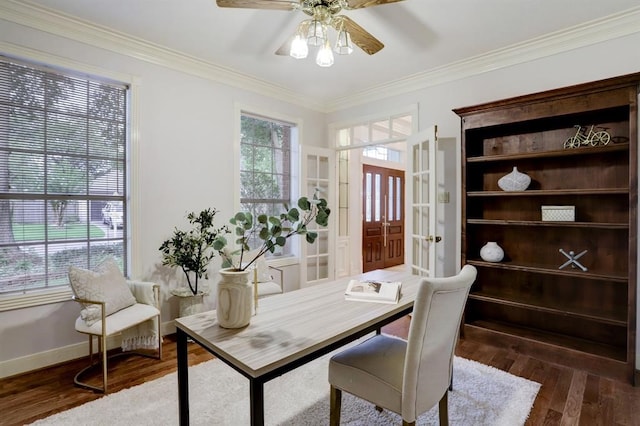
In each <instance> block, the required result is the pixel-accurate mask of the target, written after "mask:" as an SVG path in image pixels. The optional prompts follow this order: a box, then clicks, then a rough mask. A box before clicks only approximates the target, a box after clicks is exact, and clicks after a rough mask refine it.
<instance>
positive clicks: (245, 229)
mask: <svg viewBox="0 0 640 426" xmlns="http://www.w3.org/2000/svg"><path fill="white" fill-rule="evenodd" d="M284 210H285V211H284V212H283V213H281V214H280V215H279V216H267V215H264V214H262V215H259V216H258V217H257V218H254V217H253V215H252V214H251V213H248V212H238V213H236V214H235V216H233V217H232V218H231V219H230V220H229V222H230V223H231V224H232V225H233V228H234V234H235V236H236V240H235V243H236V246H237V247H239V248H238V249H237V250H235V251H234V252H229V251H228V250H222V251H221V252H220V254H221V256H222V257H223V262H222V266H223V267H226V268H231V269H233V270H236V271H244V270H246V269H247V268H249V267H250V266H251V265H252V264H253V263H254V262H255V261H256V260H258V259H259V258H260V256H264V255H265V254H267V253H273V252H274V251H275V250H276V247H284V246H285V245H286V243H287V241H288V240H289V238H291V237H293V236H294V235H304V236H305V239H306V241H307V243H309V244H313V243H314V242H315V240H316V238H318V233H317V232H313V231H310V230H308V229H307V227H308V225H309V224H310V223H311V222H313V221H315V223H317V224H318V225H320V226H325V227H326V226H327V225H328V224H329V215H330V214H331V209H329V207H328V206H327V200H325V199H324V198H318V194H317V191H316V193H315V194H314V195H313V198H312V199H308V198H307V197H300V198H299V199H298V206H297V207H293V208H289V207H288V206H286V205H285V206H284ZM254 219H255V220H254ZM255 236H257V237H258V238H259V239H260V240H261V241H262V244H261V245H260V247H259V248H258V249H257V251H256V252H255V254H253V257H252V258H250V259H244V257H245V254H246V253H247V252H248V251H250V250H251V248H250V247H249V241H251V240H252V239H254V237H255ZM222 238H224V237H222ZM225 245H226V242H225Z"/></svg>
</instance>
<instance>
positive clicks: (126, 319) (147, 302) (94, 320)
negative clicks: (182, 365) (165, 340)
mask: <svg viewBox="0 0 640 426" xmlns="http://www.w3.org/2000/svg"><path fill="white" fill-rule="evenodd" d="M69 282H70V284H71V288H72V290H73V292H74V297H73V300H75V301H76V302H78V303H80V304H81V305H82V310H81V312H80V316H79V317H78V318H77V319H76V322H75V329H76V331H78V332H79V333H83V334H87V335H88V336H89V365H88V366H87V367H85V368H83V369H82V370H80V371H79V372H78V374H76V375H75V377H74V379H73V381H74V383H75V384H76V385H78V386H81V387H84V388H88V389H92V390H95V391H99V392H104V393H107V358H108V357H107V338H108V337H109V336H112V335H115V334H118V333H121V334H122V350H123V352H121V353H117V354H115V355H114V356H118V355H124V354H135V355H141V356H146V357H152V358H157V359H161V358H162V337H161V333H160V308H159V307H160V294H159V286H158V285H157V284H154V283H150V282H141V281H127V280H125V278H124V276H123V275H122V273H121V272H120V269H119V268H118V266H117V264H115V262H114V261H113V260H112V259H108V260H107V261H105V262H103V263H102V264H100V265H99V266H98V267H97V268H96V271H89V270H85V269H80V268H76V267H73V266H72V267H70V268H69ZM94 337H97V340H98V353H99V354H100V357H99V358H98V360H97V361H96V362H94V361H93V355H94V352H93V339H94ZM141 350H144V351H141ZM99 364H102V387H98V386H93V385H90V384H88V383H86V382H83V381H81V380H80V378H81V376H82V375H83V374H84V373H85V372H86V371H87V370H89V369H91V368H93V367H95V366H97V365H99Z"/></svg>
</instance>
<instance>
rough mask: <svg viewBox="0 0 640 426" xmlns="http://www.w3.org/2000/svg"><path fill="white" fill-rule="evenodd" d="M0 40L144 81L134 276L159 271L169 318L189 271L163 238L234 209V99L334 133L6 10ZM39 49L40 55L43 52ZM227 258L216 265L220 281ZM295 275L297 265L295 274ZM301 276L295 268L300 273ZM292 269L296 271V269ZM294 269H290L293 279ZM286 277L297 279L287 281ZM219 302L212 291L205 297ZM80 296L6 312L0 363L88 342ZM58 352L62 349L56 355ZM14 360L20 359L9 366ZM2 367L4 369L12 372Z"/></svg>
mask: <svg viewBox="0 0 640 426" xmlns="http://www.w3.org/2000/svg"><path fill="white" fill-rule="evenodd" d="M0 41H1V42H2V43H5V46H7V45H8V44H10V45H12V46H16V47H20V48H27V49H34V50H36V51H38V52H39V53H42V54H43V55H54V56H55V57H57V58H59V59H60V60H61V62H66V61H73V62H78V63H81V64H84V65H85V66H86V67H87V68H91V67H94V68H95V72H98V71H100V70H103V71H104V72H107V73H109V74H112V73H115V74H120V73H124V74H129V75H132V76H133V77H134V80H135V81H136V82H137V83H138V84H139V96H138V104H137V108H136V110H137V112H138V118H139V127H138V130H139V145H138V146H137V147H136V149H134V152H136V151H137V157H136V158H133V159H132V160H133V166H134V167H135V168H136V169H137V176H138V180H137V182H133V184H134V185H137V192H138V194H139V197H138V199H137V200H135V206H137V208H138V211H137V212H135V211H134V212H133V214H134V215H137V217H138V219H139V220H138V226H137V228H136V229H135V230H133V231H134V233H135V234H134V238H135V240H136V242H137V243H138V244H137V247H138V250H137V251H136V253H133V255H134V259H133V262H132V263H133V265H132V270H133V272H134V273H133V278H135V279H142V280H150V281H155V282H158V283H161V284H162V288H163V298H164V305H163V321H165V322H166V321H169V320H170V319H172V318H175V317H176V314H177V309H178V307H177V303H176V302H175V301H174V300H173V299H174V298H173V297H170V295H169V293H168V291H169V289H170V288H171V287H173V286H174V285H175V281H176V279H181V278H182V277H181V275H182V274H181V273H178V271H176V270H174V269H171V270H167V269H166V268H163V267H162V266H161V265H160V256H159V251H158V247H159V246H160V244H161V243H162V241H163V240H164V239H166V238H167V237H168V236H169V235H170V233H171V231H172V229H173V227H174V226H183V225H184V224H185V222H186V219H185V215H186V213H187V212H189V211H199V210H201V209H203V208H206V207H216V208H218V209H219V210H220V211H221V212H220V214H219V216H218V217H219V221H218V223H219V224H220V225H222V224H223V223H226V222H227V221H228V218H230V217H231V216H232V213H233V212H234V194H235V193H237V190H236V188H234V187H233V181H234V180H233V179H232V176H233V174H234V162H233V155H232V153H233V144H234V137H235V132H234V128H233V126H234V123H235V122H236V120H235V119H234V116H233V114H234V104H236V103H239V104H242V105H244V106H247V107H256V108H258V109H260V110H262V111H265V110H266V111H273V113H274V114H275V115H284V116H288V117H296V118H298V119H299V120H301V121H302V124H303V126H302V132H303V133H302V134H301V137H300V139H301V143H302V144H306V145H316V146H322V144H324V143H325V141H326V130H325V129H326V124H325V121H324V119H325V117H324V114H321V113H318V112H315V111H312V110H308V109H305V108H302V107H300V106H299V105H293V104H288V103H286V102H283V101H279V100H274V99H272V98H268V97H265V96H262V95H257V94H255V93H252V92H248V91H245V90H241V89H237V88H234V87H230V86H227V85H224V84H220V83H217V82H215V81H213V80H210V79H204V78H199V77H196V76H193V75H191V74H187V73H184V72H179V71H176V70H174V69H169V68H164V67H161V66H157V65H154V64H152V63H150V62H144V61H140V60H135V59H132V58H131V57H129V56H126V55H121V54H117V53H113V52H110V51H107V50H102V49H98V48H95V47H90V46H88V45H85V44H83V43H80V42H75V41H71V40H68V39H64V38H60V37H56V36H52V35H51V34H46V33H41V32H39V31H36V30H33V29H29V28H26V27H22V26H20V25H17V24H14V23H11V22H7V21H3V20H1V19H0ZM36 56H37V55H36ZM218 266H219V263H218V259H217V258H216V263H214V264H213V265H212V267H211V268H210V270H211V271H213V272H214V273H212V274H211V276H210V281H212V282H213V283H215V282H216V281H217V274H215V271H216V270H217V269H218ZM290 275H292V274H290ZM293 275H295V276H296V277H297V274H293ZM293 275H292V276H293ZM289 278H290V277H287V281H289ZM288 286H291V284H290V283H289V284H288ZM207 303H208V304H209V306H213V304H214V300H213V297H209V300H208V301H207ZM78 312H79V311H78V306H77V305H76V304H75V303H74V302H63V303H57V304H50V305H45V306H39V307H33V308H27V309H16V310H12V311H5V312H0V342H1V343H0V367H3V366H4V367H5V368H6V369H9V367H8V366H7V365H8V364H7V363H5V364H2V362H3V361H8V360H16V359H19V358H21V357H30V356H31V355H32V354H37V353H43V352H45V353H46V351H52V350H56V349H60V348H66V347H69V346H73V345H75V344H77V343H79V342H85V341H86V339H85V338H84V336H82V335H80V334H78V333H76V332H75V331H74V321H75V317H76V316H77V314H78ZM52 359H56V358H55V357H54V358H52ZM11 368H13V367H11ZM3 373H5V372H3V371H0V377H2V376H4V375H6V374H3Z"/></svg>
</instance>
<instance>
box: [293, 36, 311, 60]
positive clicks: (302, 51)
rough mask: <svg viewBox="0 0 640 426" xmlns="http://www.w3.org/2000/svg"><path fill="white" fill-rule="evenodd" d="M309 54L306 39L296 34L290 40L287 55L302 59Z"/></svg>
mask: <svg viewBox="0 0 640 426" xmlns="http://www.w3.org/2000/svg"><path fill="white" fill-rule="evenodd" d="M308 54H309V46H307V40H306V38H305V37H304V36H301V35H300V34H296V36H295V37H294V38H293V41H292V42H291V50H290V51H289V56H291V57H292V58H296V59H304V58H306V57H307V55H308Z"/></svg>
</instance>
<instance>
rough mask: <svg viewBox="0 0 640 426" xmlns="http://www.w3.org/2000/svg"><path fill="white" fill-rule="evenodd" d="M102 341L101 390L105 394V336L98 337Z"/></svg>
mask: <svg viewBox="0 0 640 426" xmlns="http://www.w3.org/2000/svg"><path fill="white" fill-rule="evenodd" d="M100 339H101V340H102V389H103V392H104V393H107V336H105V335H104V334H103V335H102V336H100Z"/></svg>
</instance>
